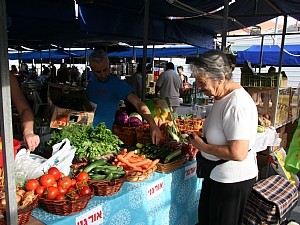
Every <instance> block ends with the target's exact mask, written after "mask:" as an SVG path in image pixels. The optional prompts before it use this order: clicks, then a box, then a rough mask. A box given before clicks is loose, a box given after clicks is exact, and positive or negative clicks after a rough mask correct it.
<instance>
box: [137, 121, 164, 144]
mask: <svg viewBox="0 0 300 225" xmlns="http://www.w3.org/2000/svg"><path fill="white" fill-rule="evenodd" d="M160 131H161V140H160V143H161V144H164V143H165V142H166V141H167V140H168V138H169V133H168V131H167V125H166V124H162V125H161V126H160ZM136 140H137V143H141V144H147V143H152V138H151V134H150V125H149V124H148V123H144V124H143V125H142V126H139V127H137V128H136Z"/></svg>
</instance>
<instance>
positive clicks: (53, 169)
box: [48, 166, 61, 180]
mask: <svg viewBox="0 0 300 225" xmlns="http://www.w3.org/2000/svg"><path fill="white" fill-rule="evenodd" d="M48 174H52V175H53V176H54V178H55V180H58V179H59V178H60V177H61V174H60V171H59V169H57V167H54V166H53V167H50V168H49V170H48Z"/></svg>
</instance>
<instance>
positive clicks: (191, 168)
mask: <svg viewBox="0 0 300 225" xmlns="http://www.w3.org/2000/svg"><path fill="white" fill-rule="evenodd" d="M196 170H197V163H196V162H194V163H193V164H191V165H188V166H186V167H185V176H184V179H185V180H186V179H189V178H191V177H192V176H195V175H196Z"/></svg>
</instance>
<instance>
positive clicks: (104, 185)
mask: <svg viewBox="0 0 300 225" xmlns="http://www.w3.org/2000/svg"><path fill="white" fill-rule="evenodd" d="M125 181H126V176H123V177H121V178H118V179H115V180H112V181H111V180H101V181H93V180H89V184H90V186H91V187H92V188H93V189H94V192H95V195H96V196H109V195H114V194H116V193H117V192H118V191H119V190H120V189H121V187H122V186H123V184H124V182H125Z"/></svg>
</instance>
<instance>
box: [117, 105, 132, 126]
mask: <svg viewBox="0 0 300 225" xmlns="http://www.w3.org/2000/svg"><path fill="white" fill-rule="evenodd" d="M128 118H129V117H128V115H127V113H126V112H125V111H124V110H121V109H119V110H117V112H116V115H115V121H114V123H115V124H116V125H120V126H127V125H128Z"/></svg>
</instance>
